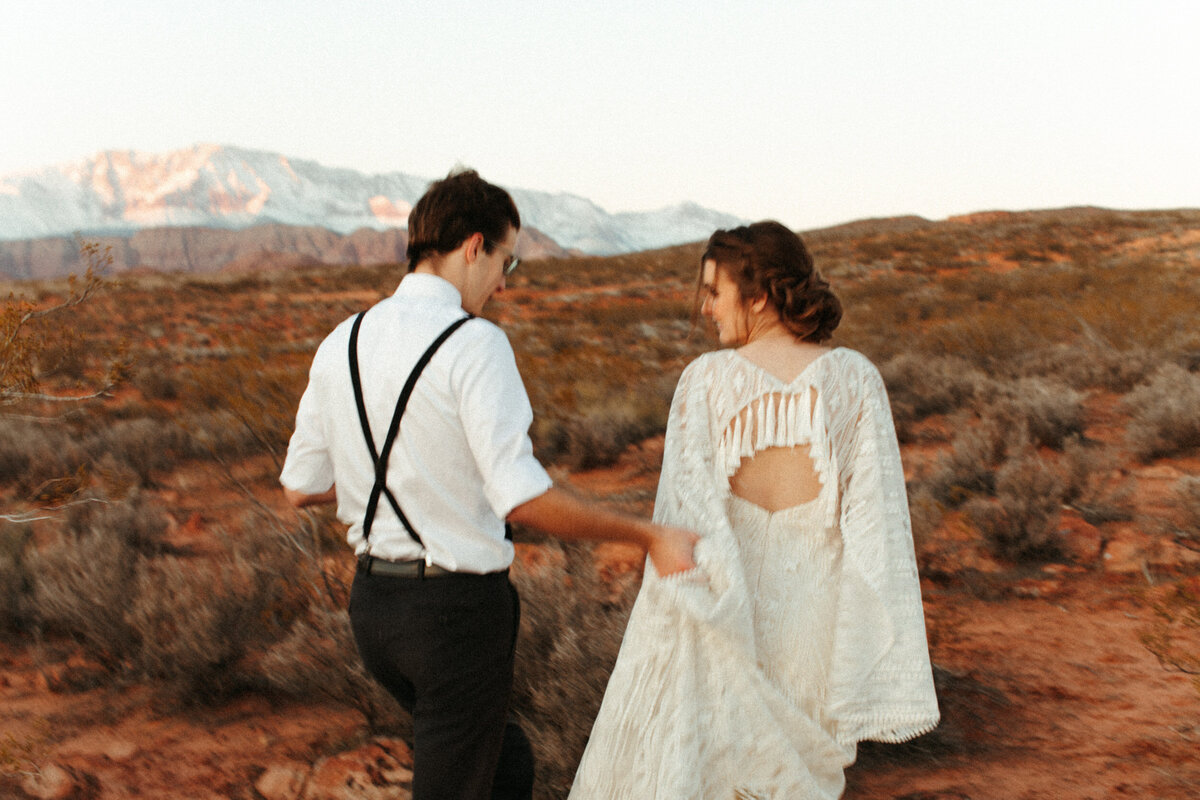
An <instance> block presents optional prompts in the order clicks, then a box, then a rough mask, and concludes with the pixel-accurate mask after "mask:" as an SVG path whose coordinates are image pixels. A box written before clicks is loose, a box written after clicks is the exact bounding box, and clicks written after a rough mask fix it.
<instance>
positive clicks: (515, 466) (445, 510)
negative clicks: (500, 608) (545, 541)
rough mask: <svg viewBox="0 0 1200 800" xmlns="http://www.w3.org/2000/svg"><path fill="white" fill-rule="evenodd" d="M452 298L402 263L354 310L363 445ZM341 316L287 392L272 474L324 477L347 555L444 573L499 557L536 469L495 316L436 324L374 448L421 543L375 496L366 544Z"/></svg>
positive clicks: (449, 310)
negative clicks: (398, 411)
mask: <svg viewBox="0 0 1200 800" xmlns="http://www.w3.org/2000/svg"><path fill="white" fill-rule="evenodd" d="M461 303H462V298H461V296H460V294H459V292H458V290H457V289H455V288H454V286H453V285H451V284H450V283H449V282H447V281H445V280H443V279H442V278H439V277H436V276H434V275H428V274H424V273H410V274H408V275H406V276H405V277H404V279H403V280H402V281H401V282H400V286H399V287H398V288H397V289H396V292H395V294H394V295H392V296H391V297H389V298H387V299H385V300H382V301H381V302H379V303H378V304H377V305H376V306H374V307H373V308H372V309H371V310H370V311H369V312H367V314H366V316H365V317H364V318H363V321H362V326H361V328H360V330H359V337H358V361H359V370H360V373H361V377H362V391H363V398H364V403H365V406H366V409H367V416H368V418H369V420H370V423H371V434H372V437H373V438H374V440H375V447H376V449H378V448H381V447H383V442H384V438H385V437H386V435H387V429H388V426H389V424H390V423H391V419H392V415H393V413H394V411H395V407H396V399H397V398H398V396H399V394H400V391H401V389H402V387H403V386H404V382H405V381H406V380H407V378H408V375H409V373H410V372H411V371H412V368H413V366H414V365H415V364H416V362H417V359H419V358H420V357H421V354H422V353H424V352H425V349H426V348H427V347H428V346H429V345H430V344H431V343H432V342H433V340H434V339H435V338H436V337H437V336H438V334H440V333H441V332H442V331H443V330H445V328H446V327H447V326H448V325H450V323H452V322H453V321H454V320H456V319H459V318H460V317H462V316H463V315H464V314H465V312H464V311H463V310H462V305H461ZM352 323H353V318H350V319H348V320H346V321H345V322H343V323H341V324H340V325H339V326H338V327H337V328H335V329H334V330H333V332H332V333H330V334H329V336H328V337H326V339H325V341H324V342H322V343H321V346H320V347H319V348H318V349H317V353H316V355H315V356H314V358H313V363H312V369H311V371H310V372H309V382H308V388H307V389H305V391H304V395H303V397H302V398H301V399H300V407H299V410H298V411H297V414H296V430H295V432H294V433H293V434H292V438H291V441H290V443H289V444H288V453H287V459H286V460H285V462H284V466H283V472H282V474H281V475H280V482H281V483H282V484H283V485H284V486H285V487H287V488H288V489H291V490H293V491H296V492H301V493H303V494H320V493H322V492H324V491H327V490H328V489H329V488H330V487H331V486H333V485H335V484H336V486H337V515H338V519H340V520H341V521H342V522H344V523H346V524H347V525H349V526H350V529H349V531H348V532H347V536H346V539H347V541H348V542H349V543H350V544H351V546H353V547H354V549H355V552H356V553H360V554H361V553H363V552H370V554H371V555H374V556H379V557H380V558H387V559H393V560H409V559H417V558H424V559H425V560H426V562H427V563H431V564H437V565H438V566H441V567H445V568H447V569H450V570H454V571H456V572H473V573H487V572H496V571H499V570H502V569H505V568H506V567H508V566H509V564H510V563H511V562H512V558H513V547H512V543H511V542H509V541H507V540H506V539H505V538H504V520H505V518H506V517H507V516H508V514H509V512H510V511H512V509H514V508H515V507H517V506H518V505H521V504H522V503H524V502H526V501H527V500H532V499H533V498H535V497H537V496H539V495H541V494H543V493H544V492H545V491H546V490H547V489H549V488H550V486H551V480H550V476H549V475H547V474H546V471H545V470H544V469H543V468H542V466H541V464H539V463H538V461H537V459H535V458H534V456H533V445H532V443H531V442H530V440H529V426H530V425H531V424H532V422H533V410H532V408H531V407H530V405H529V397H528V395H527V394H526V392H525V386H524V384H523V383H522V382H521V376H520V374H519V373H518V371H517V365H516V360H515V358H514V357H513V351H512V346H511V345H510V344H509V342H508V337H506V336H505V335H504V332H503V331H501V330H500V328H498V327H496V326H495V325H493V324H492V323H491V322H488V321H487V320H484V319H473V320H471V321H469V322H467V323H466V324H465V325H463V326H462V327H460V328H459V329H458V330H457V331H455V332H454V334H453V335H451V336H450V338H449V339H447V340H446V341H445V342H444V343H443V344H442V346H441V348H440V349H439V350H438V351H437V353H436V354H435V355H434V357H433V359H432V360H431V361H430V362H429V364H428V365H427V366H426V367H425V371H424V372H423V373H422V374H421V377H420V378H419V379H418V381H417V383H416V386H415V388H414V390H413V393H412V396H411V397H410V398H409V403H408V408H407V410H406V411H405V413H404V417H403V418H402V421H401V423H400V431H399V433H398V435H397V436H396V442H395V445H394V446H393V448H392V452H391V457H390V458H389V460H388V472H387V487H388V489H390V490H391V492H392V494H393V495H394V496H395V497H396V499H397V501H399V503H400V507H401V508H402V509H403V510H404V513H405V515H406V516H407V517H408V519H409V522H411V523H412V526H413V528H414V529H415V530H416V532H417V534H418V535H419V536H420V537H421V539H422V540H423V541H424V542H425V546H426V548H427V550H422V549H421V547H420V546H419V545H418V544H417V543H416V542H415V541H413V540H412V538H411V537H410V536H409V535H408V532H407V531H406V530H405V529H404V526H403V524H402V523H401V522H400V520H399V519H398V518H397V517H396V514H395V513H394V512H393V511H392V508H391V505H390V504H389V503H388V501H387V499H386V497H381V498H380V501H379V505H378V507H377V509H376V512H375V520H374V522H373V523H372V528H371V535H370V542H369V543H368V542H365V541H364V540H363V536H362V532H363V516H364V514H365V512H366V506H367V500H368V497H369V496H370V493H371V487H372V485H373V483H374V467H373V465H372V463H371V457H370V455H369V453H368V449H367V443H366V440H365V438H364V437H363V432H362V426H361V423H360V422H359V418H358V411H357V410H356V408H355V403H354V390H353V388H352V385H351V382H350V364H349V349H348V348H349V341H350V328H351V325H352Z"/></svg>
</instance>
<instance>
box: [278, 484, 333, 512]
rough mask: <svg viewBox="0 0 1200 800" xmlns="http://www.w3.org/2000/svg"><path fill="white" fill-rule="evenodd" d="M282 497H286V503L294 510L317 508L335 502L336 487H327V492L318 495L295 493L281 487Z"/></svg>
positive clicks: (293, 490) (292, 490)
mask: <svg viewBox="0 0 1200 800" xmlns="http://www.w3.org/2000/svg"><path fill="white" fill-rule="evenodd" d="M283 496H284V497H286V498H287V501H288V502H289V503H291V504H292V505H293V506H295V507H296V508H306V507H308V506H319V505H324V504H325V503H336V502H337V487H336V486H331V487H329V490H328V491H325V492H321V493H320V494H304V493H303V492H297V491H296V490H295V489H289V488H287V487H286V486H285V487H283Z"/></svg>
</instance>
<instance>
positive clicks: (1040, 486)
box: [965, 448, 1064, 561]
mask: <svg viewBox="0 0 1200 800" xmlns="http://www.w3.org/2000/svg"><path fill="white" fill-rule="evenodd" d="M1063 491H1064V489H1063V481H1062V479H1061V478H1060V477H1059V474H1058V472H1057V471H1056V470H1055V469H1054V468H1053V467H1052V466H1051V465H1050V464H1048V463H1046V461H1045V460H1043V459H1042V458H1041V457H1040V456H1039V455H1038V454H1037V453H1036V452H1035V451H1033V450H1032V449H1031V448H1025V449H1023V450H1022V451H1020V452H1018V453H1016V454H1015V455H1013V456H1012V457H1010V458H1009V459H1008V460H1007V461H1005V462H1004V464H1003V465H1001V467H1000V469H999V470H997V471H996V496H995V499H994V500H993V499H986V498H982V497H976V498H972V499H971V500H970V501H969V502H968V503H967V504H966V506H965V511H966V514H967V519H969V520H970V521H971V523H972V524H973V525H974V526H975V528H976V529H977V530H978V531H979V532H980V533H981V534H982V535H983V538H984V540H985V541H986V542H987V543H988V545H989V546H990V547H991V548H992V550H993V551H995V553H996V554H997V555H999V556H1000V557H1002V558H1007V559H1011V560H1013V561H1031V560H1040V559H1046V558H1053V557H1055V556H1057V555H1059V553H1060V551H1061V540H1060V537H1059V532H1058V521H1059V516H1060V512H1061V508H1062V498H1063Z"/></svg>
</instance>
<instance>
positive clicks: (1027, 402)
mask: <svg viewBox="0 0 1200 800" xmlns="http://www.w3.org/2000/svg"><path fill="white" fill-rule="evenodd" d="M995 389H996V393H997V394H998V395H999V396H998V397H997V398H996V399H995V400H994V401H993V403H992V408H991V413H992V414H993V415H995V416H996V417H997V418H998V420H999V421H1000V424H1001V425H1002V426H1004V427H1005V428H1008V429H1010V430H1011V429H1021V430H1024V431H1025V432H1026V433H1027V434H1028V438H1029V439H1031V440H1032V441H1033V442H1034V443H1035V444H1039V445H1045V446H1046V447H1053V448H1055V449H1061V448H1062V446H1063V444H1064V443H1065V442H1066V441H1067V440H1068V439H1069V438H1071V437H1079V436H1080V435H1082V434H1083V426H1084V418H1083V396H1082V395H1080V394H1079V392H1077V391H1075V390H1074V389H1072V388H1071V387H1069V386H1067V385H1066V384H1065V383H1063V382H1061V381H1059V380H1057V379H1054V378H1021V379H1019V380H1017V381H1015V382H1013V383H997V384H996V385H995Z"/></svg>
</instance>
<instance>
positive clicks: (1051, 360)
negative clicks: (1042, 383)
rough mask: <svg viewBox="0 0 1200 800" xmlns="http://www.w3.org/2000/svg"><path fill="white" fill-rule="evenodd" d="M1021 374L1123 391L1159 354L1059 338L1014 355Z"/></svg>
mask: <svg viewBox="0 0 1200 800" xmlns="http://www.w3.org/2000/svg"><path fill="white" fill-rule="evenodd" d="M1013 361H1014V365H1013V368H1014V371H1015V372H1016V374H1017V375H1019V376H1024V377H1043V376H1044V377H1053V378H1056V379H1058V380H1060V381H1063V382H1065V383H1066V384H1067V385H1068V386H1071V387H1072V388H1074V389H1106V390H1108V391H1110V392H1119V393H1121V394H1124V393H1125V392H1128V391H1129V390H1130V389H1132V388H1133V387H1134V386H1136V385H1137V384H1138V383H1140V382H1141V381H1143V380H1145V379H1146V376H1147V375H1148V374H1149V373H1150V372H1151V371H1152V370H1153V369H1154V368H1155V366H1156V365H1157V364H1158V362H1159V358H1158V357H1156V356H1155V354H1154V353H1153V352H1151V351H1150V350H1148V349H1147V348H1144V347H1136V346H1135V347H1131V348H1129V349H1128V350H1118V349H1116V348H1114V347H1112V346H1111V345H1108V344H1107V343H1103V342H1096V341H1094V340H1085V341H1076V342H1069V343H1068V342H1059V343H1056V344H1051V345H1046V346H1042V347H1038V348H1035V349H1032V350H1029V351H1026V352H1024V353H1021V354H1019V355H1015V356H1014V359H1013Z"/></svg>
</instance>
